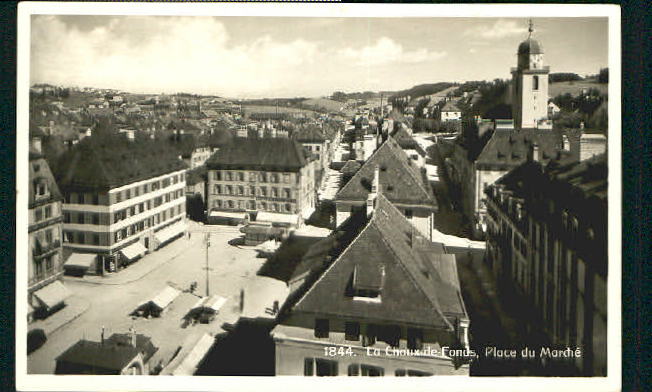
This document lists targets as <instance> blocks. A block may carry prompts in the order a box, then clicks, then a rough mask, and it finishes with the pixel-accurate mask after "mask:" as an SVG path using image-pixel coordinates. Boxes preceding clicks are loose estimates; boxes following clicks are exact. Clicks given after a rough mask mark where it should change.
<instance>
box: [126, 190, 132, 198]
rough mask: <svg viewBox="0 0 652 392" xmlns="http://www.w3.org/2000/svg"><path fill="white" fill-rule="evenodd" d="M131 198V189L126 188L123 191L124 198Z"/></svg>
mask: <svg viewBox="0 0 652 392" xmlns="http://www.w3.org/2000/svg"><path fill="white" fill-rule="evenodd" d="M130 198H131V189H127V190H126V191H125V199H130Z"/></svg>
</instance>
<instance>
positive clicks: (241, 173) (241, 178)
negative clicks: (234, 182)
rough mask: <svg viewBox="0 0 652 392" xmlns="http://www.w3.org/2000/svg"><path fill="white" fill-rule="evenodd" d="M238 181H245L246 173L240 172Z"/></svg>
mask: <svg viewBox="0 0 652 392" xmlns="http://www.w3.org/2000/svg"><path fill="white" fill-rule="evenodd" d="M238 181H244V173H243V172H238Z"/></svg>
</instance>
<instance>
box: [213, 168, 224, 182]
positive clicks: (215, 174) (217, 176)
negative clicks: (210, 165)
mask: <svg viewBox="0 0 652 392" xmlns="http://www.w3.org/2000/svg"><path fill="white" fill-rule="evenodd" d="M213 180H215V181H222V173H221V172H219V171H217V170H216V171H214V172H213Z"/></svg>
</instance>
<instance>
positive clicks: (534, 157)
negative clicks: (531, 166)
mask: <svg viewBox="0 0 652 392" xmlns="http://www.w3.org/2000/svg"><path fill="white" fill-rule="evenodd" d="M530 160H531V161H532V162H539V161H540V154H539V145H538V144H536V143H532V145H531V147H530Z"/></svg>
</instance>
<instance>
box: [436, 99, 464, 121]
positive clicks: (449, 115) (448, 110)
mask: <svg viewBox="0 0 652 392" xmlns="http://www.w3.org/2000/svg"><path fill="white" fill-rule="evenodd" d="M439 119H440V121H442V122H444V121H459V120H461V119H462V110H461V109H460V108H459V107H458V106H457V104H456V103H455V102H453V101H448V102H446V104H445V105H444V107H443V108H442V109H441V115H440V118H439Z"/></svg>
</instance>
